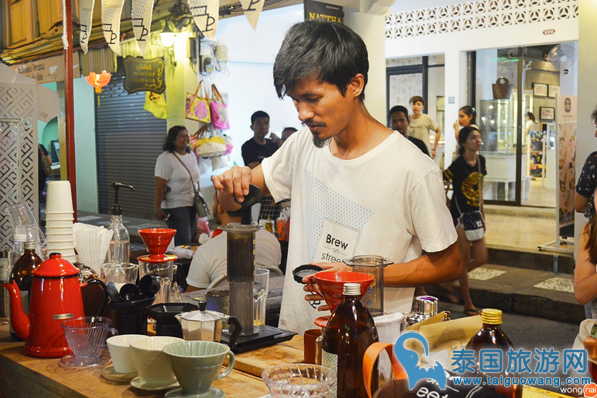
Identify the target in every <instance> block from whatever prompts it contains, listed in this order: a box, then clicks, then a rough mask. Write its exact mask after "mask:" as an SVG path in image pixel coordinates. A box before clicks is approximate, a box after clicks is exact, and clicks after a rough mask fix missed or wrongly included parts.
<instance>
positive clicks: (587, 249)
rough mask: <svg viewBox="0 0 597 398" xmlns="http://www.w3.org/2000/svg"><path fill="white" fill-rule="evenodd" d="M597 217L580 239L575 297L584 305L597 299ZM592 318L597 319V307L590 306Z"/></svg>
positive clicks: (585, 227) (575, 272)
mask: <svg viewBox="0 0 597 398" xmlns="http://www.w3.org/2000/svg"><path fill="white" fill-rule="evenodd" d="M595 264H597V216H595V215H594V214H593V217H592V218H591V220H590V221H589V222H588V223H587V224H586V225H585V226H584V227H583V229H582V232H581V234H580V236H579V238H578V257H577V259H576V267H575V268H574V297H576V300H577V301H578V302H579V303H580V304H582V305H586V304H589V303H591V302H592V301H593V300H595V299H596V298H597V272H596V266H595ZM590 310H591V311H590V315H591V318H593V319H597V305H591V306H590Z"/></svg>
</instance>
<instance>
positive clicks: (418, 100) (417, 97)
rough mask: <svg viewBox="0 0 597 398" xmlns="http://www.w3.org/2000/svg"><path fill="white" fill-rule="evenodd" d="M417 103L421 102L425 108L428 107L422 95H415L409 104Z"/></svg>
mask: <svg viewBox="0 0 597 398" xmlns="http://www.w3.org/2000/svg"><path fill="white" fill-rule="evenodd" d="M417 102H420V103H421V104H423V106H426V105H425V98H423V97H421V96H420V95H415V96H413V97H412V98H411V99H410V100H409V101H408V103H409V104H415V103H417Z"/></svg>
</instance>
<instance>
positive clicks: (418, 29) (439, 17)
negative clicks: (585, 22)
mask: <svg viewBox="0 0 597 398" xmlns="http://www.w3.org/2000/svg"><path fill="white" fill-rule="evenodd" d="M571 18H578V0H478V1H471V2H466V3H459V4H453V5H449V6H440V7H434V8H424V9H420V10H414V11H405V12H400V13H395V14H391V15H390V16H388V17H387V18H386V39H401V38H406V37H417V36H425V35H435V34H440V33H449V32H460V31H467V30H476V29H491V28H496V27H501V26H511V25H524V24H532V23H536V22H545V21H554V20H561V19H571Z"/></svg>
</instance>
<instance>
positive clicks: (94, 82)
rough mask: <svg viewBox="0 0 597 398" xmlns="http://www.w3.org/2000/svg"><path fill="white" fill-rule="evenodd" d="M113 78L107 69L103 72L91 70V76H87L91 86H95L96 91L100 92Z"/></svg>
mask: <svg viewBox="0 0 597 398" xmlns="http://www.w3.org/2000/svg"><path fill="white" fill-rule="evenodd" d="M111 78H112V75H111V74H110V73H108V72H106V71H103V72H102V73H95V72H91V73H90V74H89V76H85V79H87V83H89V85H90V86H91V87H95V92H96V93H98V94H99V93H101V92H102V87H104V86H105V85H106V84H108V83H110V79H111Z"/></svg>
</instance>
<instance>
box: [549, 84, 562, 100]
mask: <svg viewBox="0 0 597 398" xmlns="http://www.w3.org/2000/svg"><path fill="white" fill-rule="evenodd" d="M556 95H560V86H554V85H553V84H550V85H549V90H548V97H550V98H555V97H556Z"/></svg>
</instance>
